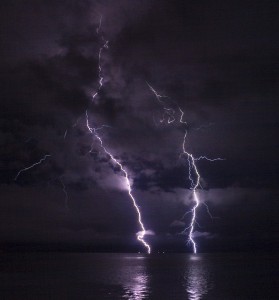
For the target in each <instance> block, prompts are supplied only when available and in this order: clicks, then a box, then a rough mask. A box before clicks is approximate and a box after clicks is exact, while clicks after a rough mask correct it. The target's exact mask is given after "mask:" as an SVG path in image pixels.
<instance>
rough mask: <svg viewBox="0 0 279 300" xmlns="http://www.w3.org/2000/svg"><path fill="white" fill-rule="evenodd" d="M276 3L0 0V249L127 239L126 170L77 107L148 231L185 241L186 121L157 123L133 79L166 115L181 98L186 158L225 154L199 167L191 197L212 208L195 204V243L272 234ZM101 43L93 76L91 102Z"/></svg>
mask: <svg viewBox="0 0 279 300" xmlns="http://www.w3.org/2000/svg"><path fill="white" fill-rule="evenodd" d="M277 8H278V7H277V3H276V2H275V1H265V2H260V1H256V2H255V1H253V2H251V1H241V2H240V1H234V2H233V3H231V2H230V1H215V2H214V3H213V2H212V3H208V1H199V2H198V3H197V2H195V1H187V2H185V1H179V0H177V1H174V2H173V1H172V2H170V1H155V0H154V1H128V0H121V1H117V2H115V1H85V0H84V1H71V2H69V1H59V3H57V1H28V3H24V4H23V3H21V2H20V1H12V2H11V1H2V2H1V24H2V26H0V28H1V29H0V36H1V41H2V43H1V44H2V45H4V46H3V47H2V48H1V50H0V54H1V55H0V64H1V67H2V68H1V70H2V71H1V74H0V78H1V80H0V95H1V112H0V117H1V120H0V122H1V123H0V124H1V130H0V140H1V146H2V147H1V172H0V180H1V185H0V193H1V201H0V205H1V207H2V209H1V211H2V226H1V231H0V239H1V240H2V244H3V243H8V242H13V243H29V242H30V243H36V242H37V243H47V242H52V243H62V244H63V243H65V245H66V244H67V245H68V244H69V243H70V244H75V245H82V244H88V243H89V244H90V245H91V246H92V247H93V248H94V247H98V246H99V245H103V244H104V243H106V245H109V244H110V243H111V244H112V245H114V246H115V245H118V246H119V245H121V247H122V246H123V245H125V244H126V245H128V246H129V247H130V246H131V247H134V245H135V244H134V243H135V233H136V232H137V231H138V230H139V228H138V225H137V222H136V215H135V211H134V210H133V207H132V203H131V202H130V200H129V198H128V195H127V186H126V185H125V178H124V177H123V174H122V173H121V172H120V169H119V168H118V167H117V166H115V165H114V164H113V162H112V160H111V159H110V158H109V156H107V155H106V154H105V153H103V152H102V151H101V150H102V149H101V148H100V145H99V143H98V140H97V139H92V135H91V134H90V133H89V132H88V130H87V128H86V119H85V111H86V110H87V112H88V116H89V122H90V124H91V125H92V126H96V127H99V126H101V125H106V126H105V127H103V128H102V130H100V131H99V133H100V135H102V138H103V140H104V144H105V145H106V147H107V148H108V149H109V150H110V151H112V153H113V154H114V155H115V157H116V158H118V159H119V160H121V162H122V163H123V165H124V166H125V167H126V168H127V170H128V171H129V175H130V178H131V180H132V182H133V191H134V194H135V195H136V197H137V199H138V203H139V205H140V207H141V210H142V214H143V219H144V221H145V224H146V227H147V229H149V230H153V231H154V232H155V235H150V236H148V237H147V239H148V240H150V242H151V243H152V244H153V245H154V247H155V248H156V247H157V248H162V247H165V246H166V247H168V248H169V249H171V246H170V245H171V244H172V245H173V249H180V250H181V249H184V247H185V236H182V235H180V234H179V233H180V232H181V227H182V225H183V224H186V225H187V224H188V223H189V218H188V215H186V216H184V218H182V217H183V215H184V213H185V212H186V211H188V210H189V209H191V207H192V206H191V205H192V198H191V192H190V190H189V189H190V182H189V180H187V160H185V159H184V158H183V157H180V156H179V155H180V154H181V152H182V141H183V136H184V133H185V126H181V124H179V122H174V123H172V124H169V125H167V124H162V123H160V122H159V120H160V118H161V116H162V112H163V111H162V106H161V105H160V103H159V102H158V101H157V100H156V97H155V96H154V94H153V93H152V92H151V91H150V89H149V87H148V85H147V83H146V82H148V83H149V84H151V86H153V87H154V88H155V89H156V90H157V91H158V92H159V93H160V94H162V95H165V96H167V98H164V101H165V102H166V103H167V104H168V105H169V106H170V107H172V108H173V109H175V110H176V116H177V113H178V110H177V109H178V106H180V107H181V108H182V109H183V110H184V111H185V116H184V118H185V120H187V124H188V125H187V129H188V135H187V143H186V146H187V149H188V150H189V151H190V152H192V153H194V154H195V156H196V157H199V156H202V155H207V156H209V157H222V158H224V159H225V160H223V161H217V162H208V161H199V162H197V165H198V167H199V170H200V173H201V176H202V185H203V188H204V190H203V191H200V194H201V198H202V199H203V201H207V203H208V205H209V208H210V209H211V211H212V213H213V215H215V214H216V216H218V218H216V219H213V220H211V219H210V218H209V216H208V215H207V213H206V208H205V207H203V206H201V208H200V211H199V219H198V222H199V224H200V226H201V228H196V233H195V236H196V238H197V239H198V240H199V242H200V243H201V249H203V250H204V251H206V250H212V249H215V250H216V249H228V248H229V247H232V245H234V244H235V243H236V242H238V245H239V246H238V249H241V247H242V246H241V245H243V249H246V248H249V247H251V248H252V246H253V247H254V246H255V244H257V243H260V241H269V242H268V243H269V244H272V243H275V242H274V241H275V239H276V234H275V227H276V226H275V213H274V211H276V208H277V204H276V202H275V198H276V195H277V194H278V190H277V178H278V159H277V153H276V151H275V150H276V149H277V148H278V146H279V145H278V139H276V136H277V135H278V103H277V98H278V88H277V86H278V84H277V80H276V77H278V76H276V71H277V70H276V61H277V60H278V56H277V46H278V43H277V32H276V30H275V28H276V24H277V16H276V13H275V12H276V9H277ZM101 15H102V16H103V17H102V26H101V28H100V34H99V35H98V34H97V32H96V28H97V27H98V26H99V21H100V16H101ZM106 39H108V40H109V43H108V45H109V48H108V49H106V48H104V49H103V51H102V76H103V77H104V78H103V84H104V86H103V89H101V91H100V92H99V94H98V96H97V97H96V98H94V99H93V98H92V95H93V94H94V93H95V92H96V90H97V89H98V87H99V80H100V77H99V76H100V74H99V66H98V63H99V61H98V60H99V50H100V47H101V46H103V45H104V43H105V41H106ZM46 154H49V155H51V157H49V158H48V159H47V160H46V161H45V162H44V163H42V164H41V165H38V166H36V167H34V168H33V169H31V170H27V171H26V172H22V173H21V174H20V176H19V177H18V179H17V181H14V178H15V176H16V174H17V172H18V171H19V170H20V169H22V168H25V167H28V166H30V165H32V164H33V163H35V162H38V161H39V160H40V159H41V158H42V157H44V155H46ZM63 185H64V186H65V190H64V188H63ZM65 191H67V194H68V198H69V199H68V201H66V200H67V199H66V198H65ZM66 202H67V203H66ZM65 203H66V204H67V205H65ZM67 206H68V208H67ZM270 222H271V223H272V224H271V225H270ZM256 224H259V225H256ZM251 245H252V246H251ZM233 248H234V249H236V248H235V247H233ZM123 249H124V248H123Z"/></svg>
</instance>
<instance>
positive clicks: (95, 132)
mask: <svg viewBox="0 0 279 300" xmlns="http://www.w3.org/2000/svg"><path fill="white" fill-rule="evenodd" d="M101 26H102V15H101V16H100V20H99V25H98V27H97V29H96V32H97V34H98V35H99V34H100V31H101ZM101 39H102V41H103V44H102V45H101V47H100V49H99V55H98V64H99V65H98V69H99V86H98V89H97V91H96V92H95V93H94V94H93V95H92V100H94V99H95V98H96V97H97V96H98V94H99V92H100V90H101V89H102V87H103V81H104V76H103V70H102V53H103V51H104V49H107V48H108V42H109V41H108V40H105V39H104V37H103V36H101ZM85 116H86V127H87V129H88V131H89V132H90V133H91V135H92V136H93V137H94V138H95V139H97V140H98V142H99V145H100V147H101V149H102V150H103V151H104V153H106V154H107V155H108V156H109V158H110V159H111V160H112V161H113V162H114V164H115V165H117V166H118V167H119V168H120V170H121V172H122V173H123V174H124V176H125V180H126V186H127V188H128V194H129V197H130V199H131V200H132V203H133V206H134V208H135V210H136V213H137V217H138V224H139V226H140V229H141V231H139V232H138V233H137V239H138V241H139V242H141V243H142V244H143V246H144V247H145V248H146V249H147V252H148V254H150V252H151V247H150V245H149V244H148V243H147V242H146V241H145V239H144V237H145V235H146V234H147V231H146V229H145V227H144V224H143V222H142V216H141V212H140V209H139V206H138V204H137V201H136V199H135V197H134V196H133V194H132V185H131V182H130V180H129V175H128V172H127V170H126V169H125V168H124V167H123V165H122V163H121V162H120V161H119V160H118V159H116V158H115V157H114V156H113V154H112V153H111V152H110V151H109V150H107V148H106V147H105V146H104V144H103V140H102V138H101V136H100V135H99V134H98V131H99V130H101V129H103V128H104V127H110V126H108V125H102V126H101V127H97V128H94V127H91V126H90V122H89V117H88V112H87V110H86V112H85ZM89 152H92V146H91V149H90V151H89Z"/></svg>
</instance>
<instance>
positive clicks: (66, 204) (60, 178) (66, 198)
mask: <svg viewBox="0 0 279 300" xmlns="http://www.w3.org/2000/svg"><path fill="white" fill-rule="evenodd" d="M59 182H60V183H61V186H62V190H63V193H64V195H65V208H66V209H68V208H69V206H68V202H69V196H68V193H67V190H66V186H65V184H64V182H63V180H62V176H61V177H59Z"/></svg>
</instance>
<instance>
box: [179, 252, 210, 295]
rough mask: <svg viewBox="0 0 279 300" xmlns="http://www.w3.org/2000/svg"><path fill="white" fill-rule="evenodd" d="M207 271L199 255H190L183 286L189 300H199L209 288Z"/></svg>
mask: <svg viewBox="0 0 279 300" xmlns="http://www.w3.org/2000/svg"><path fill="white" fill-rule="evenodd" d="M209 275H210V274H209V271H208V270H207V268H206V265H205V264H204V262H203V259H202V257H201V256H199V255H193V256H190V258H189V261H188V268H187V270H186V272H185V276H184V279H185V286H186V291H187V293H188V297H189V300H200V299H202V296H203V295H206V294H207V292H208V290H209V289H211V286H210V281H209V279H210V278H209Z"/></svg>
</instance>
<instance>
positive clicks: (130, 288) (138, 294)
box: [123, 256, 150, 300]
mask: <svg viewBox="0 0 279 300" xmlns="http://www.w3.org/2000/svg"><path fill="white" fill-rule="evenodd" d="M125 259H128V260H135V262H136V261H138V260H141V263H140V265H135V266H133V268H132V269H130V267H129V266H127V267H124V268H123V271H124V272H125V273H126V274H129V277H128V278H127V280H126V281H125V283H124V284H123V288H124V293H125V294H124V295H123V298H125V299H129V300H142V299H148V297H149V290H150V289H149V276H148V274H147V270H146V262H145V257H144V256H134V257H125Z"/></svg>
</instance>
